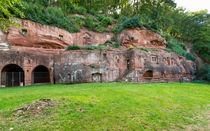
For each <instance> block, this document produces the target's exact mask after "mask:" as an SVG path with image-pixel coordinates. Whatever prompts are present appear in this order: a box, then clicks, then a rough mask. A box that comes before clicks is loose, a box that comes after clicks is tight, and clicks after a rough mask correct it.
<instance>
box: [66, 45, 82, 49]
mask: <svg viewBox="0 0 210 131" xmlns="http://www.w3.org/2000/svg"><path fill="white" fill-rule="evenodd" d="M80 49H81V47H80V46H78V45H70V46H68V47H67V49H66V50H80Z"/></svg>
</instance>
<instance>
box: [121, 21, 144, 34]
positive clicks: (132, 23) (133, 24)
mask: <svg viewBox="0 0 210 131" xmlns="http://www.w3.org/2000/svg"><path fill="white" fill-rule="evenodd" d="M136 27H142V24H140V19H139V18H138V17H134V18H130V19H128V20H126V21H125V22H123V24H122V25H121V26H120V27H119V30H118V33H121V32H122V31H123V29H132V28H136Z"/></svg>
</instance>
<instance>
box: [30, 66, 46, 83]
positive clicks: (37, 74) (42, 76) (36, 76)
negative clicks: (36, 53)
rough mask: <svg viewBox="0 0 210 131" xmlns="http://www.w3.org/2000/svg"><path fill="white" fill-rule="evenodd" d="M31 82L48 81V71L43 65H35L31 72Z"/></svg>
mask: <svg viewBox="0 0 210 131" xmlns="http://www.w3.org/2000/svg"><path fill="white" fill-rule="evenodd" d="M32 83H33V84H42V83H50V73H49V70H48V69H47V68H46V67H45V66H37V67H36V68H35V69H34V70H33V72H32Z"/></svg>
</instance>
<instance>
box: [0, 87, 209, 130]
mask: <svg viewBox="0 0 210 131" xmlns="http://www.w3.org/2000/svg"><path fill="white" fill-rule="evenodd" d="M41 98H51V99H54V100H55V101H57V102H59V104H58V105H57V106H56V107H55V108H54V109H51V110H47V111H46V112H44V113H43V115H42V116H38V117H30V116H25V117H23V118H18V117H14V116H12V115H11V114H12V111H13V110H14V109H16V108H17V107H19V106H21V105H23V104H27V103H31V102H32V101H35V100H38V99H41ZM60 98H66V100H63V101H62V100H61V99H60ZM79 109H82V112H81V111H80V110H79ZM209 109H210V85H207V84H179V83H171V84H125V83H105V84H78V85H45V86H30V87H23V88H5V89H0V114H1V115H0V130H2V129H3V130H9V129H10V128H14V130H26V129H27V130H68V129H71V130H81V129H82V130H87V129H88V130H104V129H105V130H107V129H109V130H128V129H129V130H132V129H138V130H140V129H141V130H142V129H146V130H163V129H167V130H177V129H178V130H180V129H191V128H198V129H204V130H208V129H209V125H208V124H209V120H207V119H209Z"/></svg>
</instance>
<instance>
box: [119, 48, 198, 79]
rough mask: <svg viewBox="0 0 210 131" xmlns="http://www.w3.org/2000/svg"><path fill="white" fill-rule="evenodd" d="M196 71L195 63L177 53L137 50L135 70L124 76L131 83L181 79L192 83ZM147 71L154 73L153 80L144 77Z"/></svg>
mask: <svg viewBox="0 0 210 131" xmlns="http://www.w3.org/2000/svg"><path fill="white" fill-rule="evenodd" d="M195 69H196V64H195V63H194V62H192V61H189V60H186V58H185V57H182V56H179V55H177V54H175V53H168V52H165V51H159V52H156V51H154V52H146V51H141V50H135V55H134V70H132V71H130V73H128V75H127V76H124V79H123V80H124V81H130V82H155V81H156V82H161V81H164V82H166V81H179V80H180V79H183V80H184V81H192V80H193V79H194V77H195ZM147 71H152V73H153V74H152V78H145V77H144V74H145V73H146V72H147ZM148 79H149V80H148Z"/></svg>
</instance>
